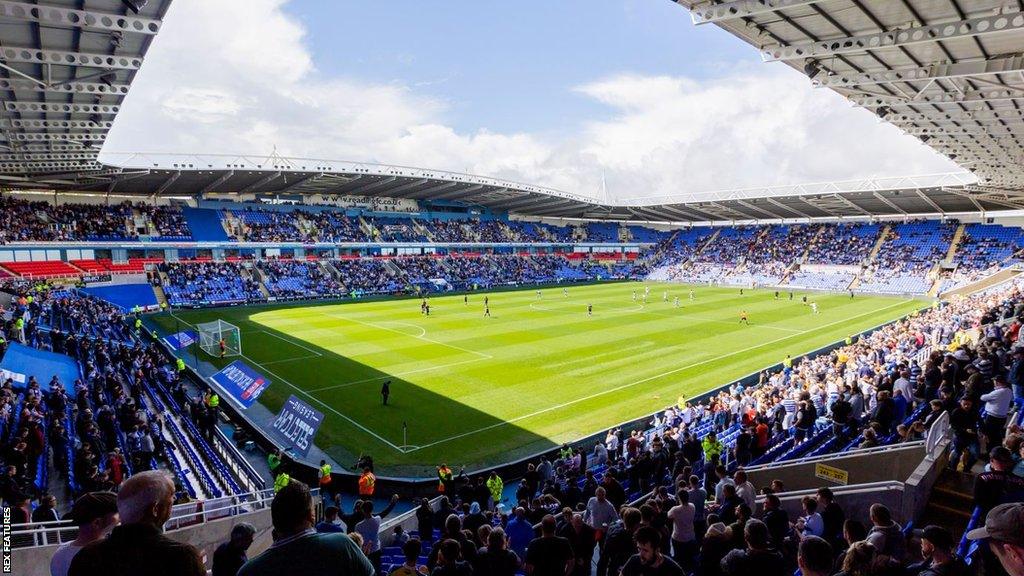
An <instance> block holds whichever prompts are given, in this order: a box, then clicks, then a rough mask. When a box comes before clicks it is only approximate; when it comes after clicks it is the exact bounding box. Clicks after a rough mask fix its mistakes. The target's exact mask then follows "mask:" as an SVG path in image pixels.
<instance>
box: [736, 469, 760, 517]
mask: <svg viewBox="0 0 1024 576" xmlns="http://www.w3.org/2000/svg"><path fill="white" fill-rule="evenodd" d="M732 479H733V482H735V483H736V495H737V496H739V497H740V499H742V500H743V502H744V503H745V504H746V505H747V506H750V509H751V510H753V509H754V502H755V500H756V499H757V489H756V488H754V485H753V484H751V483H750V480H747V473H746V472H744V471H743V470H737V471H736V473H735V474H733V475H732Z"/></svg>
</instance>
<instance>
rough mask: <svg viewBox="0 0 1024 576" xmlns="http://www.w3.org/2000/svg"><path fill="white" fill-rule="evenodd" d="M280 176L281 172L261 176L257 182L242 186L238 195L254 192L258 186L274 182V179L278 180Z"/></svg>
mask: <svg viewBox="0 0 1024 576" xmlns="http://www.w3.org/2000/svg"><path fill="white" fill-rule="evenodd" d="M280 177H281V172H274V173H273V174H270V175H268V176H266V177H265V178H260V179H259V180H257V181H256V182H253V183H252V184H249V185H248V186H246V187H245V188H242V189H241V190H239V191H238V195H239V196H241V195H243V194H248V193H249V192H252V191H253V190H256V189H257V188H261V187H263V186H266V185H267V184H270V183H271V182H273V181H274V180H277V179H278V178H280Z"/></svg>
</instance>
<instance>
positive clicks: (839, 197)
mask: <svg viewBox="0 0 1024 576" xmlns="http://www.w3.org/2000/svg"><path fill="white" fill-rule="evenodd" d="M832 197H833V198H835V199H837V200H839V201H840V202H842V203H843V204H846V205H847V206H849V207H850V208H853V209H854V210H856V211H857V212H860V213H861V214H863V215H865V216H871V215H872V214H871V212H868V211H867V210H865V209H864V208H861V207H860V206H859V205H858V204H857V203H856V202H854V201H853V200H850V199H849V198H847V197H846V196H843V195H842V194H833V195H832Z"/></svg>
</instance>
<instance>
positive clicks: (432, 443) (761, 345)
mask: <svg viewBox="0 0 1024 576" xmlns="http://www.w3.org/2000/svg"><path fill="white" fill-rule="evenodd" d="M904 303H905V302H897V303H895V304H892V305H891V306H886V307H885V308H878V309H876V310H871V311H869V312H865V313H863V314H859V315H857V316H853V317H851V318H843V319H842V320H837V321H835V322H832V323H830V324H824V325H822V326H818V327H816V328H811V329H809V330H805V331H804V332H800V334H807V333H810V332H816V331H818V330H821V329H823V328H828V327H830V326H835V325H836V324H842V323H844V322H850V321H851V320H856V319H857V318H861V317H863V316H867V315H868V314H875V313H877V312H881V311H883V310H888V309H890V308H895V307H896V306H902V305H903V304H904ZM790 338H793V336H783V337H781V338H776V339H775V340H769V341H768V342H762V343H761V344H758V345H756V346H750V347H747V348H744V349H742V350H737V351H735V352H730V353H729V354H725V355H722V356H715V357H714V358H708V359H707V360H702V361H700V362H696V363H694V364H690V365H688V366H682V367H680V368H673V369H672V370H669V371H667V372H662V373H661V374H655V375H654V376H648V377H647V378H642V379H640V380H637V381H636V382H630V383H628V384H623V385H621V386H616V387H614V388H609V389H608V390H602V391H600V392H596V393H594V394H590V395H588V396H583V397H581V398H576V399H574V400H570V401H568V402H563V403H561V404H558V405H556V406H549V407H548V408H544V409H542V410H537V411H535V412H531V413H529V414H524V415H522V416H517V417H515V418H512V419H510V420H504V421H502V422H497V423H495V424H491V425H489V426H484V427H483V428H477V429H476V430H470V431H469V432H463V433H461V434H456V435H455V436H450V437H448V438H444V439H442V440H438V441H436V442H431V443H430V444H424V445H423V446H420V447H418V448H414V449H412V450H409V451H410V452H414V451H416V450H420V449H423V448H429V447H431V446H436V445H438V444H443V443H445V442H449V441H451V440H457V439H459V438H464V437H466V436H471V435H473V434H477V433H479V432H485V431H487V430H491V429H493V428H498V427H501V426H505V425H508V424H512V423H513V422H518V421H520V420H525V419H527V418H533V417H534V416H539V415H541V414H546V413H548V412H551V411H553V410H559V409H561V408H565V407H566V406H572V405H573V404H578V403H580V402H584V401H586V400H591V399H593V398H598V397H600V396H604V395H605V394H610V393H612V392H618V391H619V390H625V389H626V388H630V387H633V386H636V385H637V384H643V383H644V382H650V381H651V380H657V379H658V378H662V377H665V376H670V375H672V374H675V373H677V372H682V371H683V370H689V369H690V368H696V367H697V366H702V365H704V364H707V363H708V362H713V361H715V360H721V359H722V358H728V357H730V356H735V355H737V354H743V353H744V352H749V351H751V350H756V349H757V348H762V347H764V346H767V345H769V344H774V343H776V342H781V341H783V340H788V339H790Z"/></svg>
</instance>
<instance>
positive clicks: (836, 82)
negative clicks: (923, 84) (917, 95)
mask: <svg viewBox="0 0 1024 576" xmlns="http://www.w3.org/2000/svg"><path fill="white" fill-rule="evenodd" d="M1021 71H1024V55H1020V54H1017V55H1014V56H1005V57H1002V58H991V59H989V60H976V61H974V62H957V63H955V64H946V63H942V64H932V65H931V66H915V67H912V68H896V69H893V70H881V71H878V72H862V73H859V74H858V73H850V74H840V73H836V74H833V73H828V74H818V75H817V76H815V77H814V78H813V79H812V80H811V84H812V85H814V87H816V88H853V87H855V86H866V85H871V84H890V83H894V82H918V81H934V80H943V79H947V78H964V77H978V76H991V75H994V74H1008V73H1012V72H1021Z"/></svg>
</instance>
